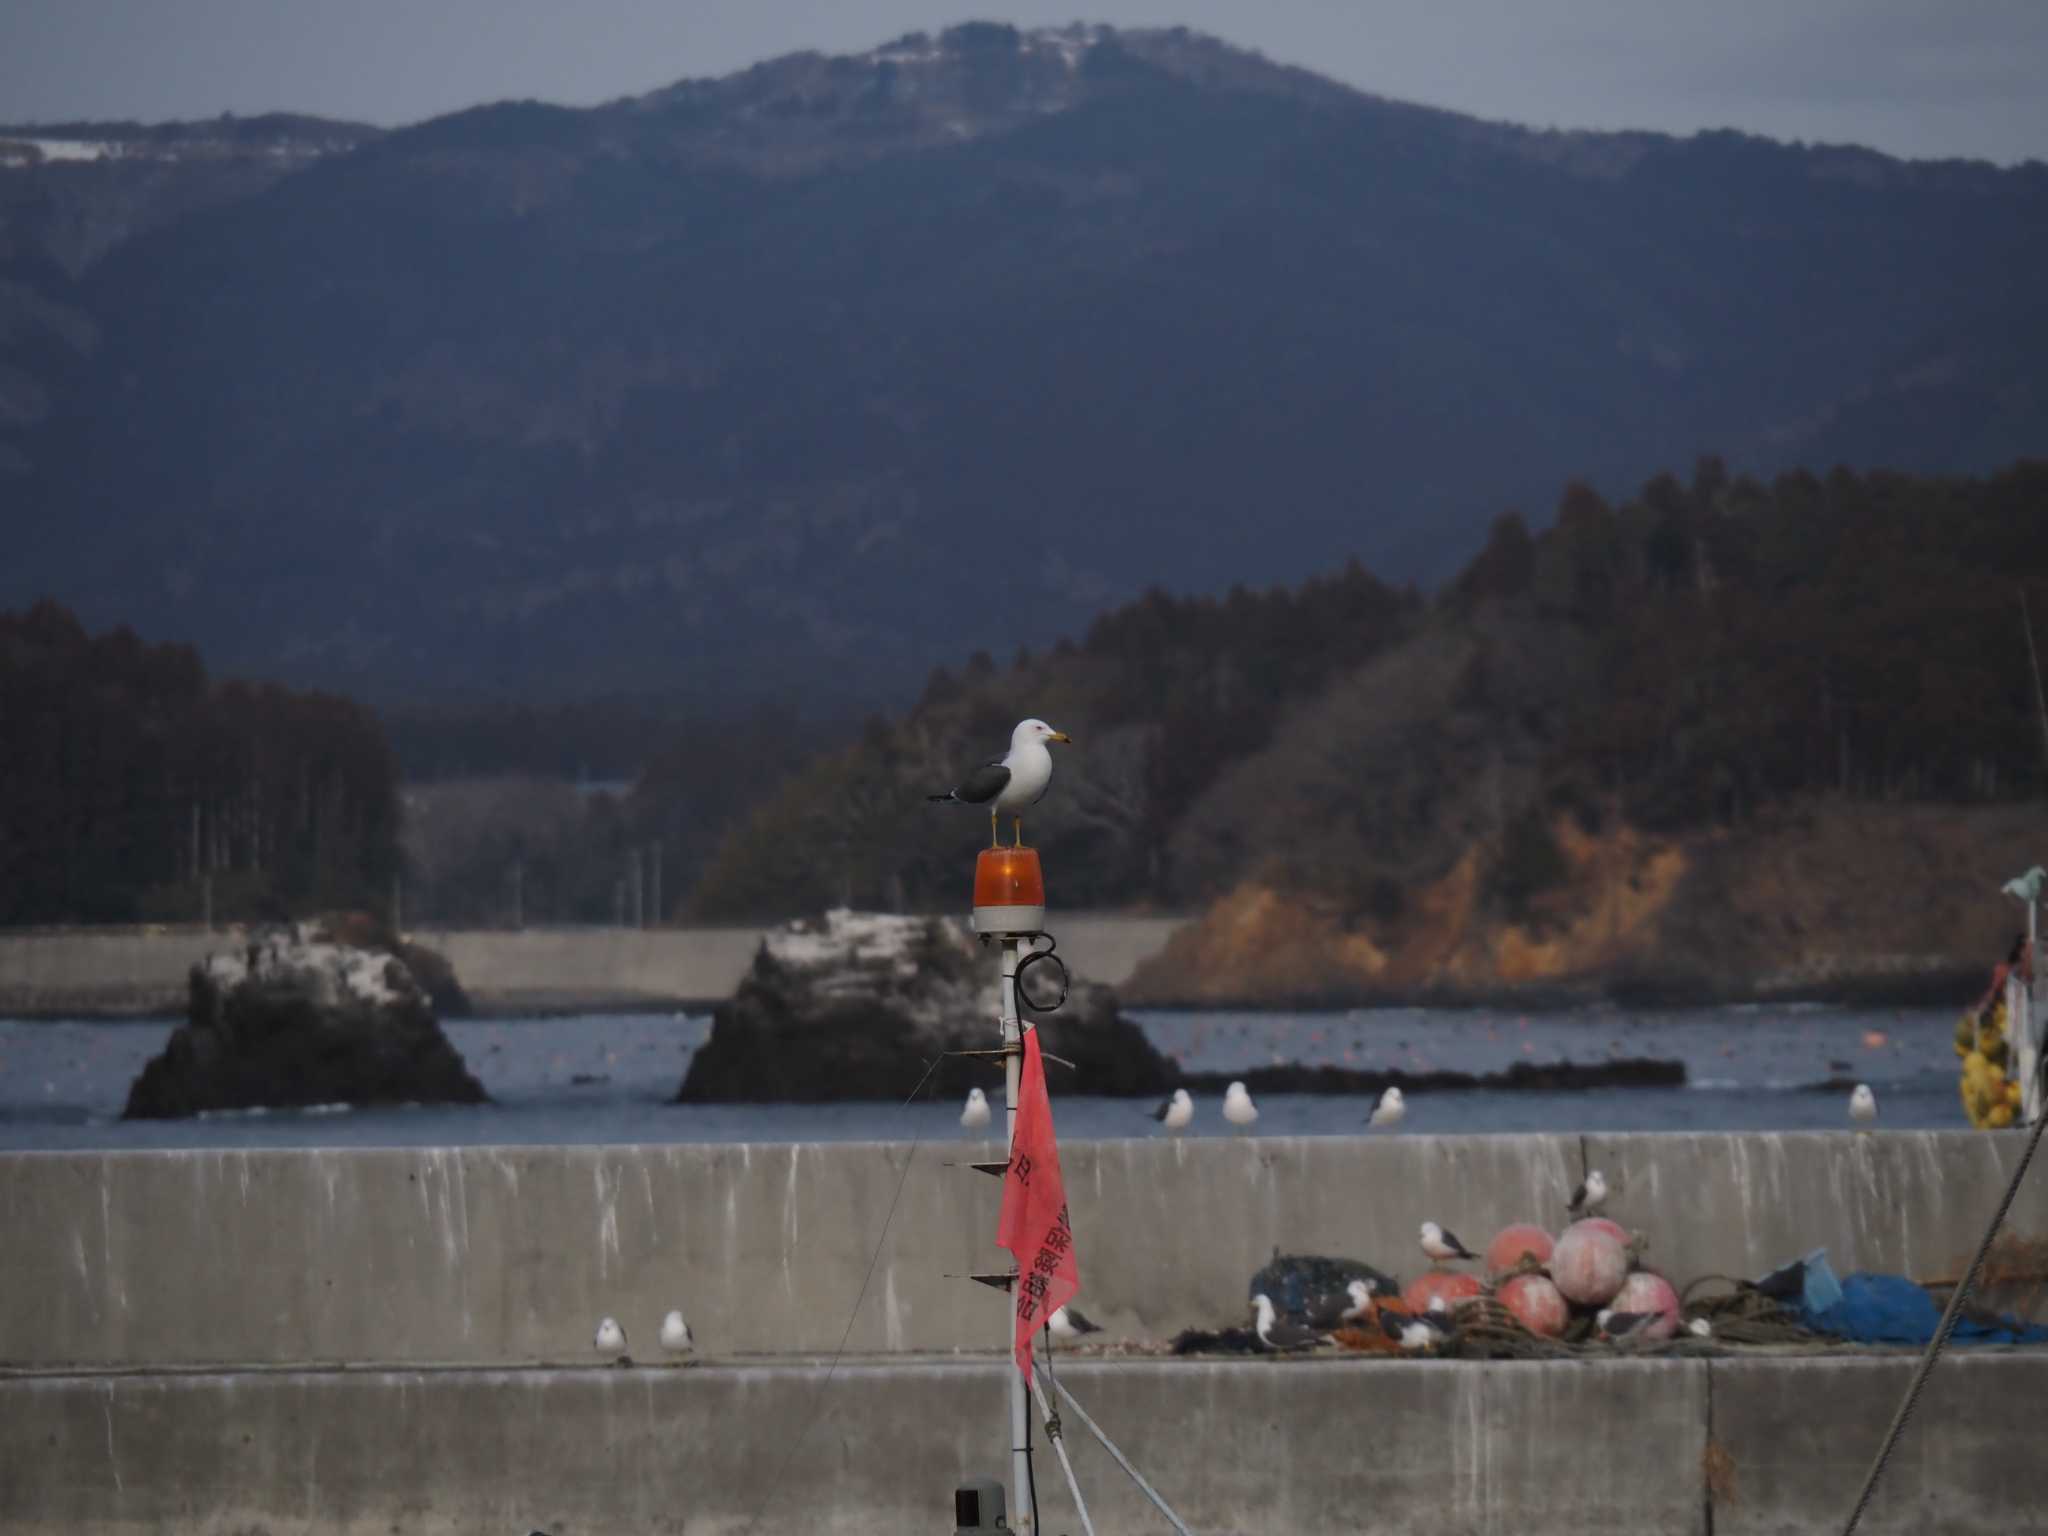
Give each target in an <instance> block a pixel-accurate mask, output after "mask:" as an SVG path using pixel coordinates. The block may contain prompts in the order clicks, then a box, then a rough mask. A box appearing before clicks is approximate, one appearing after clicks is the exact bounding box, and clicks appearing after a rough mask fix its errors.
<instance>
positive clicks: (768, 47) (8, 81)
mask: <svg viewBox="0 0 2048 1536" xmlns="http://www.w3.org/2000/svg"><path fill="white" fill-rule="evenodd" d="M1077 5H1078V0H1055V3H1051V4H1048V3H1042V0H1006V3H1005V4H1004V5H1003V6H1002V7H1001V8H1000V9H993V8H990V7H987V6H983V5H977V4H975V3H974V0H865V3H863V0H0V122H7V121H14V122H20V121H23V120H36V119H41V120H51V119H57V118H69V117H137V118H142V119H144V120H148V121H155V120H159V119H163V118H170V117H209V116H212V115H214V114H216V113H218V112H221V111H223V110H226V111H233V112H238V113H244V114H247V113H254V112H261V111H266V110H270V109H274V108H285V109H291V110H295V111H306V112H315V113H320V114H322V115H326V116H332V117H351V118H362V119H367V120H369V121H371V122H378V123H403V122H412V121H416V120H418V119H420V118H423V117H431V116H434V115H436V114H438V113H442V112H448V111H452V110H455V109H457V108H460V107H465V106H471V105H474V104H475V103H477V102H481V101H493V100H500V99H504V98H507V97H526V96H531V97H539V98H541V99H543V100H547V101H556V102H563V103H567V104H581V103H588V102H594V101H602V100H606V99H609V98H611V97H614V96H621V95H626V94H629V93H633V92H638V91H644V90H649V89H651V88H653V87H655V86H660V85H666V84H669V83H670V82H672V81H674V80H677V79H680V78H683V77H685V76H701V75H715V74H724V73H726V72H727V71H730V70H733V69H737V68H740V67H742V66H744V65H747V64H750V63H753V62H755V61H757V60H760V59H764V58H770V57H773V56H774V55H776V54H780V53H787V52H790V51H793V50H796V49H800V48H816V49H821V50H824V51H827V52H857V51H859V50H861V49H865V48H869V47H872V46H874V45H875V44H877V43H881V42H884V41H886V40H888V39H889V38H892V37H895V36H898V35H899V34H901V33H904V32H908V31H913V30H918V29H925V30H936V29H938V28H940V27H943V26H947V25H950V24H951V23H953V22H956V21H960V20H964V19H970V18H975V17H988V18H1000V19H1003V20H1008V21H1013V22H1015V23H1017V24H1018V25H1020V26H1038V25H1046V24H1058V23H1064V22H1067V21H1071V20H1074V19H1076V14H1077ZM1079 14H1080V15H1081V17H1082V19H1086V20H1090V21H1106V22H1110V23H1112V24H1114V25H1118V26H1159V25H1171V24H1175V23H1180V24H1184V25H1187V26H1190V27H1194V28H1196V29H1198V30H1200V31H1204V32H1213V33H1215V34H1216V35H1217V36H1219V37H1222V38H1224V39H1225V40H1227V41H1229V42H1232V43H1236V44H1238V45H1240V46H1243V47H1249V48H1256V49H1258V50H1259V51H1261V52H1263V53H1265V54H1266V55H1267V56H1269V57H1271V58H1274V59H1277V60H1280V61H1282V62H1284V63H1290V64H1301V65H1305V66H1307V67H1309V68H1312V69H1315V70H1318V71H1320V72H1321V73H1324V74H1328V75H1332V76H1334V77H1336V78H1337V79H1340V80H1343V81H1346V82H1348V83H1350V84H1353V85H1357V86H1361V87H1364V88H1365V89H1368V90H1372V91H1377V92H1379V93H1380V94H1382V95H1386V96H1393V97H1398V98H1401V99H1403V100H1408V101H1420V102H1428V103H1430V104H1433V105H1437V106H1444V107H1451V108H1455V109H1457V110H1459V111H1463V112H1471V113H1475V114H1477V115H1480V116H1483V117H1493V118H1505V119H1508V120H1511V121H1515V122H1522V123H1529V124H1533V125H1535V126H1538V127H1547V126H1554V127H1586V128H1622V127H1638V128H1659V129H1664V130H1666V131H1669V132H1675V133H1686V132H1690V131H1692V130H1694V129H1697V128H1709V127H1736V128H1743V129H1747V130H1749V131H1751V132H1754V133H1762V134H1768V135H1770V136H1771V137H1773V138H1781V139H1805V140H1808V141H1825V142H1835V143H1859V144H1868V145H1871V146H1873V147H1875V148H1878V149H1882V150H1885V151H1887V152H1889V153H1892V154H1897V155H1907V156H1941V155H1972V156H1981V157H1984V158H1988V159H1992V160H1998V161H2001V162H2008V163H2009V162H2012V161H2015V160H2021V159H2048V86H2044V84H2043V76H2044V66H2048V0H1262V3H1259V4H1247V3H1245V0H1238V3H1236V4H1226V3H1222V0H1094V3H1093V4H1092V6H1090V7H1089V8H1088V9H1087V10H1085V11H1081V12H1079Z"/></svg>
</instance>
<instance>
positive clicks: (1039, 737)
mask: <svg viewBox="0 0 2048 1536" xmlns="http://www.w3.org/2000/svg"><path fill="white" fill-rule="evenodd" d="M1072 740H1073V738H1072V737H1070V736H1069V735H1068V734H1067V733H1066V732H1065V731H1056V730H1054V729H1053V728H1052V727H1051V726H1049V725H1047V724H1046V723H1045V722H1044V721H1043V720H1020V721H1018V722H1017V728H1016V729H1015V730H1014V731H1012V732H1010V750H1009V751H1008V752H1006V753H1004V754H1003V755H1002V756H1001V757H992V758H990V759H989V760H988V761H987V762H985V763H983V764H982V765H981V766H980V767H979V768H977V769H975V770H974V772H972V773H970V774H969V775H967V777H966V778H964V779H962V780H961V781H960V782H959V783H958V784H957V785H955V786H954V787H953V788H952V789H949V790H947V791H946V792H945V793H944V794H943V795H927V796H925V798H926V799H927V800H951V801H955V802H957V803H958V804H961V805H985V806H987V807H988V841H989V846H990V847H992V848H993V847H998V846H1000V842H999V840H998V838H997V837H996V813H997V812H998V811H1008V812H1009V813H1010V817H1011V820H1012V822H1013V823H1014V825H1015V829H1016V831H1015V836H1016V846H1018V847H1020V848H1021V847H1023V845H1024V817H1023V814H1022V813H1023V810H1024V807H1025V806H1027V805H1036V804H1037V803H1038V802H1039V801H1040V800H1042V799H1044V798H1045V789H1046V786H1047V785H1048V784H1050V783H1052V753H1051V751H1050V750H1048V749H1047V747H1046V743H1047V742H1049V741H1066V742H1071V741H1072Z"/></svg>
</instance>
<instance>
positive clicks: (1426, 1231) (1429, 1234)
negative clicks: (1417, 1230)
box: [1422, 1221, 1444, 1243]
mask: <svg viewBox="0 0 2048 1536" xmlns="http://www.w3.org/2000/svg"><path fill="white" fill-rule="evenodd" d="M1422 1240H1423V1241H1424V1242H1425V1243H1440V1242H1442V1241H1443V1240H1444V1229H1443V1228H1442V1227H1440V1226H1438V1225H1437V1224H1436V1223H1435V1222H1433V1221H1425V1222H1424V1223H1423V1224H1422Z"/></svg>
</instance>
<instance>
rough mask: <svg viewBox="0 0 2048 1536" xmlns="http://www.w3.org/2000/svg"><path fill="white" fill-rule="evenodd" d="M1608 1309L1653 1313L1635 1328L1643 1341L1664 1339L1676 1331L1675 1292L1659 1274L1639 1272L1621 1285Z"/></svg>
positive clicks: (1641, 1270)
mask: <svg viewBox="0 0 2048 1536" xmlns="http://www.w3.org/2000/svg"><path fill="white" fill-rule="evenodd" d="M1607 1305H1608V1306H1610V1307H1612V1308H1613V1309H1614V1310H1615V1311H1617V1312H1654V1313H1656V1314H1657V1316H1656V1317H1655V1318H1654V1319H1653V1320H1652V1321H1650V1322H1647V1323H1644V1324H1642V1325H1641V1326H1640V1327H1639V1328H1638V1329H1637V1332H1639V1333H1640V1334H1641V1335H1642V1336H1643V1337H1644V1338H1646V1339H1668V1338H1670V1337H1671V1336H1672V1335H1673V1334H1674V1333H1676V1332H1678V1292H1677V1291H1675V1290H1673V1289H1672V1286H1671V1282H1670V1281H1669V1280H1666V1279H1665V1278H1664V1277H1663V1276H1662V1275H1659V1274H1653V1273H1651V1272H1650V1271H1649V1270H1647V1269H1639V1270H1637V1271H1636V1272H1635V1273H1634V1274H1632V1275H1630V1276H1629V1277H1628V1279H1627V1280H1625V1281H1623V1282H1622V1287H1621V1289H1620V1290H1618V1291H1616V1292H1615V1293H1614V1300H1612V1301H1610V1302H1609V1303H1608V1304H1607Z"/></svg>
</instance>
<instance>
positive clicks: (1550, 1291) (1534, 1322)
mask: <svg viewBox="0 0 2048 1536" xmlns="http://www.w3.org/2000/svg"><path fill="white" fill-rule="evenodd" d="M1500 1304H1501V1305H1502V1306H1504V1307H1506V1308H1507V1309H1508V1311H1509V1312H1511V1313H1513V1314H1514V1318H1515V1321H1516V1322H1518V1323H1520V1324H1521V1325H1522V1326H1523V1327H1524V1328H1526V1329H1528V1330H1529V1331H1530V1332H1531V1333H1535V1334H1541V1335H1542V1336H1543V1337H1544V1338H1546V1339H1554V1338H1557V1337H1558V1336H1559V1335H1560V1334H1562V1333H1563V1332H1564V1325H1565V1319H1566V1318H1567V1317H1569V1316H1570V1315H1571V1313H1570V1309H1569V1308H1567V1307H1566V1306H1565V1302H1564V1293H1563V1292H1562V1291H1560V1290H1559V1289H1558V1288H1557V1286H1556V1285H1555V1284H1554V1283H1553V1282H1552V1281H1551V1279H1550V1278H1549V1276H1547V1275H1517V1276H1515V1278H1514V1279H1512V1280H1510V1281H1509V1282H1508V1283H1507V1284H1506V1285H1504V1286H1502V1287H1501V1288H1500Z"/></svg>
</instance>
